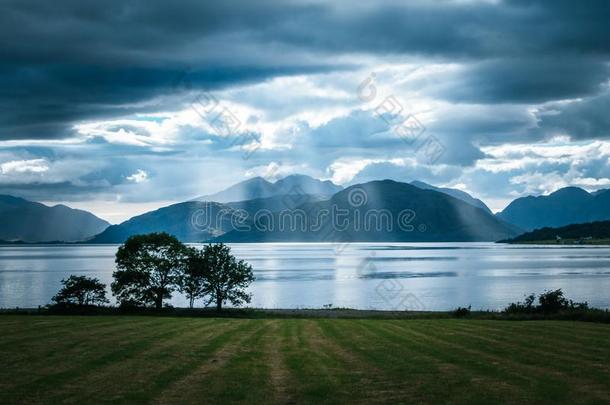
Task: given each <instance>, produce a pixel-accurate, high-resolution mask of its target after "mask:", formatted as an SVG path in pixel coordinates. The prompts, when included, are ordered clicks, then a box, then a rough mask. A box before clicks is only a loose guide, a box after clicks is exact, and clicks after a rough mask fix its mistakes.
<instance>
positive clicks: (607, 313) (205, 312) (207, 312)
mask: <svg viewBox="0 0 610 405" xmlns="http://www.w3.org/2000/svg"><path fill="white" fill-rule="evenodd" d="M464 311H466V309H465V308H457V309H455V310H452V311H409V310H402V311H401V310H376V309H352V308H283V309H280V308H278V309H265V308H224V309H223V310H222V311H220V312H218V311H216V309H215V308H178V307H170V308H164V309H162V310H155V309H154V308H136V309H130V310H125V309H121V308H118V307H90V308H83V309H79V308H72V309H69V310H65V309H63V310H54V309H53V308H52V307H42V306H41V307H39V308H2V309H0V316H1V315H5V316H11V315H48V316H55V315H70V316H79V315H82V316H115V315H119V316H123V315H124V316H155V317H194V318H197V317H203V318H244V319H275V318H287V319H296V318H305V319H317V318H321V319H388V320H391V319H404V320H408V319H413V320H418V319H419V320H425V319H451V318H460V319H478V320H571V321H588V322H599V323H610V310H609V309H596V308H590V309H588V310H584V311H573V312H569V311H567V312H559V313H553V314H542V313H525V314H507V313H504V312H501V311H496V310H486V311H481V310H478V311H476V310H472V311H470V310H468V311H466V312H464Z"/></svg>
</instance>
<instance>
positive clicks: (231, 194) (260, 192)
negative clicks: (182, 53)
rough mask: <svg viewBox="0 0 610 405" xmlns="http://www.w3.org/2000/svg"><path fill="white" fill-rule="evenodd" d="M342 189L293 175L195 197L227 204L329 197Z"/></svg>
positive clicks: (244, 184) (243, 182) (303, 176)
mask: <svg viewBox="0 0 610 405" xmlns="http://www.w3.org/2000/svg"><path fill="white" fill-rule="evenodd" d="M342 189H343V187H341V186H338V185H336V184H334V183H332V182H331V181H328V180H326V181H322V180H318V179H314V178H313V177H309V176H305V175H301V174H294V175H291V176H288V177H285V178H283V179H281V180H278V181H276V182H275V183H271V182H269V181H267V180H265V179H263V178H262V177H254V178H252V179H249V180H246V181H242V182H241V183H237V184H235V185H233V186H231V187H229V188H227V189H225V190H223V191H220V192H218V193H216V194H211V195H206V196H201V197H197V198H196V199H195V200H196V201H215V202H220V203H228V202H235V201H246V200H254V199H260V198H269V197H274V196H280V195H286V194H297V195H300V194H309V195H319V196H326V197H330V196H332V195H333V194H335V193H337V192H338V191H341V190H342Z"/></svg>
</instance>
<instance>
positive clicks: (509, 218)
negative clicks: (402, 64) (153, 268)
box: [0, 175, 610, 243]
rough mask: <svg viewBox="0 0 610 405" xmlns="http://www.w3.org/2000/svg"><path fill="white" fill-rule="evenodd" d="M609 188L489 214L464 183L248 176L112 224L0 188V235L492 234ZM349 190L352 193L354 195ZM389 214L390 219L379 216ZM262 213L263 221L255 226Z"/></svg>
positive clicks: (419, 237)
mask: <svg viewBox="0 0 610 405" xmlns="http://www.w3.org/2000/svg"><path fill="white" fill-rule="evenodd" d="M608 191H609V190H599V191H597V192H593V193H588V192H586V191H585V190H582V189H580V188H576V187H567V188H564V189H561V190H558V191H556V192H554V193H552V194H550V195H547V196H539V197H531V196H530V197H524V198H518V199H516V200H515V201H513V202H512V203H511V204H509V205H508V206H507V207H506V208H505V209H504V210H503V211H502V212H500V213H497V214H496V215H494V214H493V213H492V212H491V210H490V209H489V208H488V207H487V205H485V203H484V202H483V201H481V200H479V199H477V198H475V197H472V196H471V195H470V194H468V193H466V192H464V191H461V190H457V189H452V188H441V187H435V186H433V185H430V184H427V183H423V182H419V181H413V182H411V183H400V182H396V181H391V180H381V181H372V182H368V183H364V184H356V185H353V186H350V187H348V188H346V189H344V188H343V187H341V186H338V185H336V184H333V183H332V182H330V181H321V180H317V179H314V178H311V177H308V176H304V175H292V176H288V177H286V178H283V179H280V180H277V181H275V182H270V181H267V180H265V179H263V178H260V177H255V178H252V179H249V180H246V181H243V182H241V183H238V184H236V185H234V186H231V187H229V188H227V189H225V190H223V191H220V192H218V193H216V194H212V195H207V196H202V197H198V198H196V199H193V200H191V201H186V202H183V203H178V204H173V205H170V206H167V207H163V208H159V209H157V210H154V211H150V212H147V213H144V214H142V215H138V216H135V217H133V218H131V219H129V220H127V221H125V222H122V223H120V224H117V225H111V226H109V224H108V223H107V222H106V221H104V220H102V219H100V218H97V217H95V216H94V215H93V214H90V213H88V212H86V211H81V210H74V209H71V208H68V207H66V206H63V205H57V206H54V207H48V206H46V205H43V204H39V203H35V202H31V201H27V200H24V199H21V198H16V197H11V196H0V219H2V222H1V225H0V240H4V241H9V242H14V241H26V242H49V241H66V242H73V241H83V242H87V243H122V242H124V241H125V240H126V239H127V238H128V237H129V236H131V235H134V234H138V233H147V232H161V231H164V232H168V233H171V234H174V235H176V236H177V237H178V238H179V239H180V240H182V241H185V242H202V241H211V240H215V241H224V242H259V241H325V240H326V241H330V240H340V241H348V240H351V241H495V240H499V239H507V238H511V237H514V236H516V235H518V234H520V233H522V232H523V231H530V230H533V229H536V228H542V227H547V226H563V225H568V224H573V223H582V222H590V221H597V220H605V219H610V192H608ZM354 196H356V197H359V198H360V200H357V201H356V203H355V202H354V201H352V200H353V197H354ZM333 209H335V210H337V212H340V213H345V215H347V216H348V217H349V218H350V220H354V221H355V222H354V223H353V224H351V225H350V226H348V227H347V228H346V229H343V230H342V233H341V232H337V229H335V228H337V226H336V224H334V222H333V218H327V217H324V215H323V214H324V213H325V212H327V211H329V212H330V211H332V210H333ZM287 210H288V211H292V213H289V214H291V215H292V217H291V218H287V217H286V216H285V215H284V214H285V212H286V211H287ZM411 211H412V213H413V214H414V216H412V218H408V219H409V221H410V222H408V223H406V224H404V223H403V224H402V225H406V228H408V229H407V230H405V229H402V228H401V227H400V226H399V225H400V221H403V222H404V219H405V218H403V217H401V215H403V214H404V213H405V212H411ZM261 214H264V215H261ZM365 214H367V215H368V217H364V216H363V215H365ZM257 215H258V216H260V218H257ZM358 215H361V216H362V217H361V218H360V221H365V222H366V221H369V222H370V223H371V226H370V227H369V228H368V229H367V228H366V227H365V226H364V224H363V222H360V223H358V222H356V221H357V220H358V219H357V218H356V217H357V216H358ZM403 216H404V215H403ZM388 217H389V218H390V219H391V221H392V226H391V227H390V228H389V227H387V226H386V223H385V222H383V221H386V222H387V218H388ZM261 218H262V219H263V220H264V221H267V223H266V225H267V226H261V225H265V224H263V223H261ZM354 218H356V219H354ZM257 220H258V221H257ZM288 220H289V221H297V220H298V221H306V222H307V224H308V225H310V226H311V224H312V223H318V225H319V227H317V228H316V227H310V228H306V229H305V230H303V229H301V228H300V225H299V224H296V222H295V224H294V226H293V228H294V229H288V228H290V227H284V228H283V229H280V227H279V224H280V223H282V221H284V222H285V221H288ZM268 225H275V227H274V228H271V227H269V226H268ZM289 225H292V224H289ZM295 226H296V228H295ZM377 226H382V229H378V228H377ZM329 232H331V233H333V235H331V236H329Z"/></svg>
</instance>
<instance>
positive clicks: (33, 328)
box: [0, 316, 116, 347]
mask: <svg viewBox="0 0 610 405" xmlns="http://www.w3.org/2000/svg"><path fill="white" fill-rule="evenodd" d="M32 318H34V319H40V318H43V319H47V320H48V319H49V317H48V316H45V317H32ZM52 318H55V317H52ZM71 318H72V319H66V318H65V317H57V318H56V319H57V321H55V322H53V321H46V322H32V323H30V322H27V323H25V324H24V325H23V327H22V328H19V329H17V330H15V329H5V328H4V326H3V334H2V336H0V347H2V346H13V345H15V344H22V343H24V344H25V343H29V342H33V341H39V340H41V339H45V340H46V339H53V338H58V337H59V338H64V337H65V336H66V333H70V334H72V333H79V332H80V331H81V330H82V322H81V321H80V320H79V319H80V318H81V317H71ZM96 321H97V322H96V325H106V326H107V325H116V319H114V318H109V319H108V318H106V317H103V318H101V319H96ZM98 322H99V323H98ZM15 336H18V337H17V338H15Z"/></svg>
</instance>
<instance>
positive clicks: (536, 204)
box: [497, 187, 610, 231]
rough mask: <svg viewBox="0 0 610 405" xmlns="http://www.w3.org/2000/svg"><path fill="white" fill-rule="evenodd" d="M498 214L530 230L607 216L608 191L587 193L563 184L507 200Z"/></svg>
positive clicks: (499, 216)
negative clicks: (535, 194)
mask: <svg viewBox="0 0 610 405" xmlns="http://www.w3.org/2000/svg"><path fill="white" fill-rule="evenodd" d="M497 216H498V218H500V219H503V220H504V221H506V222H509V223H511V224H514V225H516V226H518V227H520V228H522V229H525V230H528V231H531V230H534V229H538V228H543V227H559V226H564V225H569V224H576V223H586V222H592V221H602V220H608V219H610V193H608V192H606V190H600V191H599V192H596V193H594V194H590V193H588V192H586V191H585V190H583V189H581V188H578V187H566V188H562V189H560V190H557V191H555V192H554V193H552V194H549V195H547V196H539V197H533V196H529V197H523V198H518V199H516V200H515V201H513V202H511V203H510V204H509V205H508V206H507V207H506V208H505V209H504V210H503V211H502V212H500V213H498V214H497Z"/></svg>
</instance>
